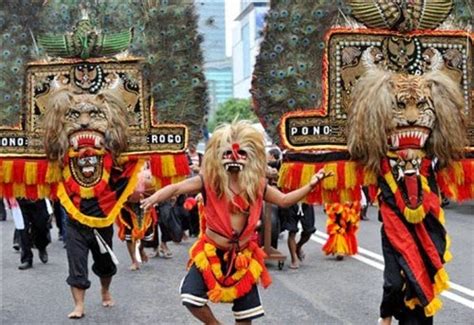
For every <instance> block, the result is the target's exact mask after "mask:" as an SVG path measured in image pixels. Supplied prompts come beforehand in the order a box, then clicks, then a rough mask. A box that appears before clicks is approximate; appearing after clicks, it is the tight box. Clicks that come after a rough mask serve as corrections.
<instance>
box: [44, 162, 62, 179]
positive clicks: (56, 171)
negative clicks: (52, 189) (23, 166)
mask: <svg viewBox="0 0 474 325" xmlns="http://www.w3.org/2000/svg"><path fill="white" fill-rule="evenodd" d="M65 169H67V168H65ZM61 177H62V173H61V167H60V166H59V163H58V162H49V163H48V169H47V170H46V177H45V178H46V183H49V184H51V183H58V182H60V181H61Z"/></svg>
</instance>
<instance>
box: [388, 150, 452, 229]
mask: <svg viewBox="0 0 474 325" xmlns="http://www.w3.org/2000/svg"><path fill="white" fill-rule="evenodd" d="M425 164H426V163H425ZM423 171H424V168H422V169H421V173H420V181H421V190H422V193H421V198H420V201H421V202H420V204H419V205H418V206H417V207H415V208H410V207H408V206H407V205H406V203H405V200H404V199H403V197H402V193H401V191H400V188H399V186H398V183H397V181H396V180H395V178H394V177H393V174H392V171H391V169H390V164H389V162H388V159H383V160H382V176H383V178H384V179H385V182H386V183H387V185H388V186H389V188H390V191H391V192H392V194H393V196H394V198H395V204H396V205H397V207H398V209H399V210H400V212H401V213H402V214H403V216H404V217H405V219H406V220H407V221H408V222H410V223H420V222H422V221H423V219H424V218H425V216H426V215H427V214H428V212H431V213H433V214H434V215H435V216H436V217H437V218H438V219H439V220H440V221H441V223H444V211H443V209H441V207H440V203H439V197H438V196H437V195H436V194H435V193H433V192H431V189H430V187H429V185H428V180H427V178H426V176H425V175H424V172H423Z"/></svg>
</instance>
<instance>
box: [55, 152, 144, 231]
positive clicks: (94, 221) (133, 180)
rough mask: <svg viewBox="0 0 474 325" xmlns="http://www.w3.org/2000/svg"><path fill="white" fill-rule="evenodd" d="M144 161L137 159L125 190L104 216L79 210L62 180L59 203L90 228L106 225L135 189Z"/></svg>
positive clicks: (59, 185)
mask: <svg viewBox="0 0 474 325" xmlns="http://www.w3.org/2000/svg"><path fill="white" fill-rule="evenodd" d="M144 163H145V162H144V161H143V160H141V159H140V160H138V162H137V164H136V166H135V168H134V170H133V172H132V175H131V176H130V180H129V181H128V184H127V186H126V187H125V190H124V191H123V192H122V195H121V196H120V198H118V200H117V202H116V203H115V205H114V207H113V208H112V210H111V211H110V212H109V214H108V215H107V217H105V218H97V217H93V216H88V215H86V214H83V213H82V212H81V211H79V209H77V208H76V207H75V206H74V203H73V202H72V201H71V198H70V197H69V196H68V195H67V193H66V189H65V188H64V184H63V182H59V183H58V198H59V200H60V201H61V204H62V205H63V207H64V209H65V210H66V211H67V213H68V214H69V215H70V216H71V218H73V219H74V220H77V221H78V222H79V223H81V224H83V225H86V226H88V227H91V228H104V227H108V226H110V225H111V224H112V223H113V222H114V221H115V218H116V217H117V216H118V214H119V213H120V210H121V209H122V207H123V205H124V203H125V202H126V201H127V199H128V197H129V196H130V195H131V194H132V193H133V191H134V190H135V187H136V186H137V183H138V173H139V172H140V170H141V168H142V166H143V164H144Z"/></svg>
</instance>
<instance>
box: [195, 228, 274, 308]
mask: <svg viewBox="0 0 474 325" xmlns="http://www.w3.org/2000/svg"><path fill="white" fill-rule="evenodd" d="M190 256H191V258H190V263H189V264H190V265H192V263H194V265H196V267H197V268H198V269H199V271H201V273H202V275H203V278H204V282H205V283H206V286H207V288H208V289H209V291H208V296H209V300H211V301H212V302H232V301H234V300H235V299H237V298H239V297H242V296H244V295H245V294H247V293H248V292H249V291H250V290H251V289H252V287H253V285H254V284H256V283H258V282H259V280H260V279H261V281H262V285H263V287H264V288H266V287H268V286H269V285H270V283H271V278H270V275H269V274H268V271H267V269H266V267H265V264H264V261H263V259H264V257H265V253H264V252H263V250H262V249H261V248H260V247H259V246H258V245H257V244H256V243H255V242H253V241H251V242H249V244H248V246H247V247H246V248H245V249H243V250H242V251H240V252H239V253H238V255H237V257H236V262H235V268H236V270H235V272H234V273H233V274H230V275H229V276H227V277H226V276H225V275H224V274H223V273H222V265H221V261H220V259H219V257H218V256H217V253H216V247H215V246H214V245H213V244H211V243H209V242H208V241H207V239H206V237H205V235H202V237H201V238H200V239H199V240H198V241H196V243H194V245H193V246H192V247H191V249H190Z"/></svg>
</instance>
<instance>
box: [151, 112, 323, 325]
mask: <svg viewBox="0 0 474 325" xmlns="http://www.w3.org/2000/svg"><path fill="white" fill-rule="evenodd" d="M265 156H266V155H265V143H264V138H263V134H262V133H261V132H259V131H257V130H256V129H255V128H254V127H252V126H251V124H250V123H249V122H246V121H239V122H234V123H232V124H225V125H222V126H221V127H219V128H217V129H216V130H215V131H214V134H213V136H212V138H211V139H210V140H209V143H208V146H207V149H206V152H205V154H204V159H203V168H201V174H199V175H198V176H195V177H192V178H189V179H187V180H185V181H183V182H181V183H177V184H173V185H169V186H166V187H164V188H162V189H160V190H159V191H157V192H156V193H155V194H153V195H152V196H150V197H148V198H146V199H144V200H142V208H144V209H149V208H151V207H152V206H153V205H155V204H157V203H159V202H162V201H164V200H167V199H169V198H170V197H172V196H174V195H179V194H184V193H196V192H199V191H201V192H202V195H203V200H204V209H203V210H204V214H205V215H204V218H205V221H204V222H205V224H206V226H205V231H204V233H203V234H201V236H200V238H199V239H198V241H197V242H196V243H195V244H194V245H193V246H192V248H191V250H190V256H191V259H190V262H189V271H188V274H187V275H186V276H185V278H184V280H183V282H182V285H181V289H180V291H181V299H182V303H183V304H184V305H185V306H186V307H187V308H188V309H189V310H190V312H191V313H192V314H193V315H194V316H195V317H196V318H198V319H199V320H200V321H202V322H203V323H206V324H217V323H218V321H217V319H216V318H215V316H214V315H213V313H212V311H211V309H210V308H209V306H208V305H207V302H208V301H209V300H210V301H212V302H233V303H234V306H233V308H232V309H233V312H234V317H235V320H236V322H246V323H250V322H251V320H252V319H254V318H257V317H261V316H263V314H264V311H263V307H262V306H261V303H260V297H259V294H258V291H257V287H256V283H257V282H258V281H259V280H261V283H262V285H263V286H264V287H266V286H268V285H269V284H270V283H271V279H270V276H269V274H268V271H267V270H266V268H265V264H264V261H263V258H264V253H263V251H262V250H261V248H260V247H259V246H258V245H257V243H256V241H255V239H256V238H255V237H256V236H255V228H256V225H257V223H258V221H259V219H260V214H261V210H262V204H263V200H265V201H267V202H270V203H273V204H277V205H279V206H286V207H287V206H290V205H292V204H295V203H296V202H298V201H300V200H301V199H303V198H304V197H305V196H306V195H307V194H309V193H310V192H311V191H312V190H313V189H314V187H315V186H316V184H318V182H319V181H321V180H322V179H324V178H326V177H329V176H331V175H332V173H326V172H325V171H324V170H319V171H318V172H317V173H316V174H314V175H313V177H312V178H311V180H310V182H309V183H308V184H306V185H305V186H303V187H301V188H299V189H297V190H295V191H293V192H290V193H287V194H283V193H282V192H280V191H279V190H277V189H276V188H274V187H271V186H267V185H266V182H265V171H266V159H265Z"/></svg>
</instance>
